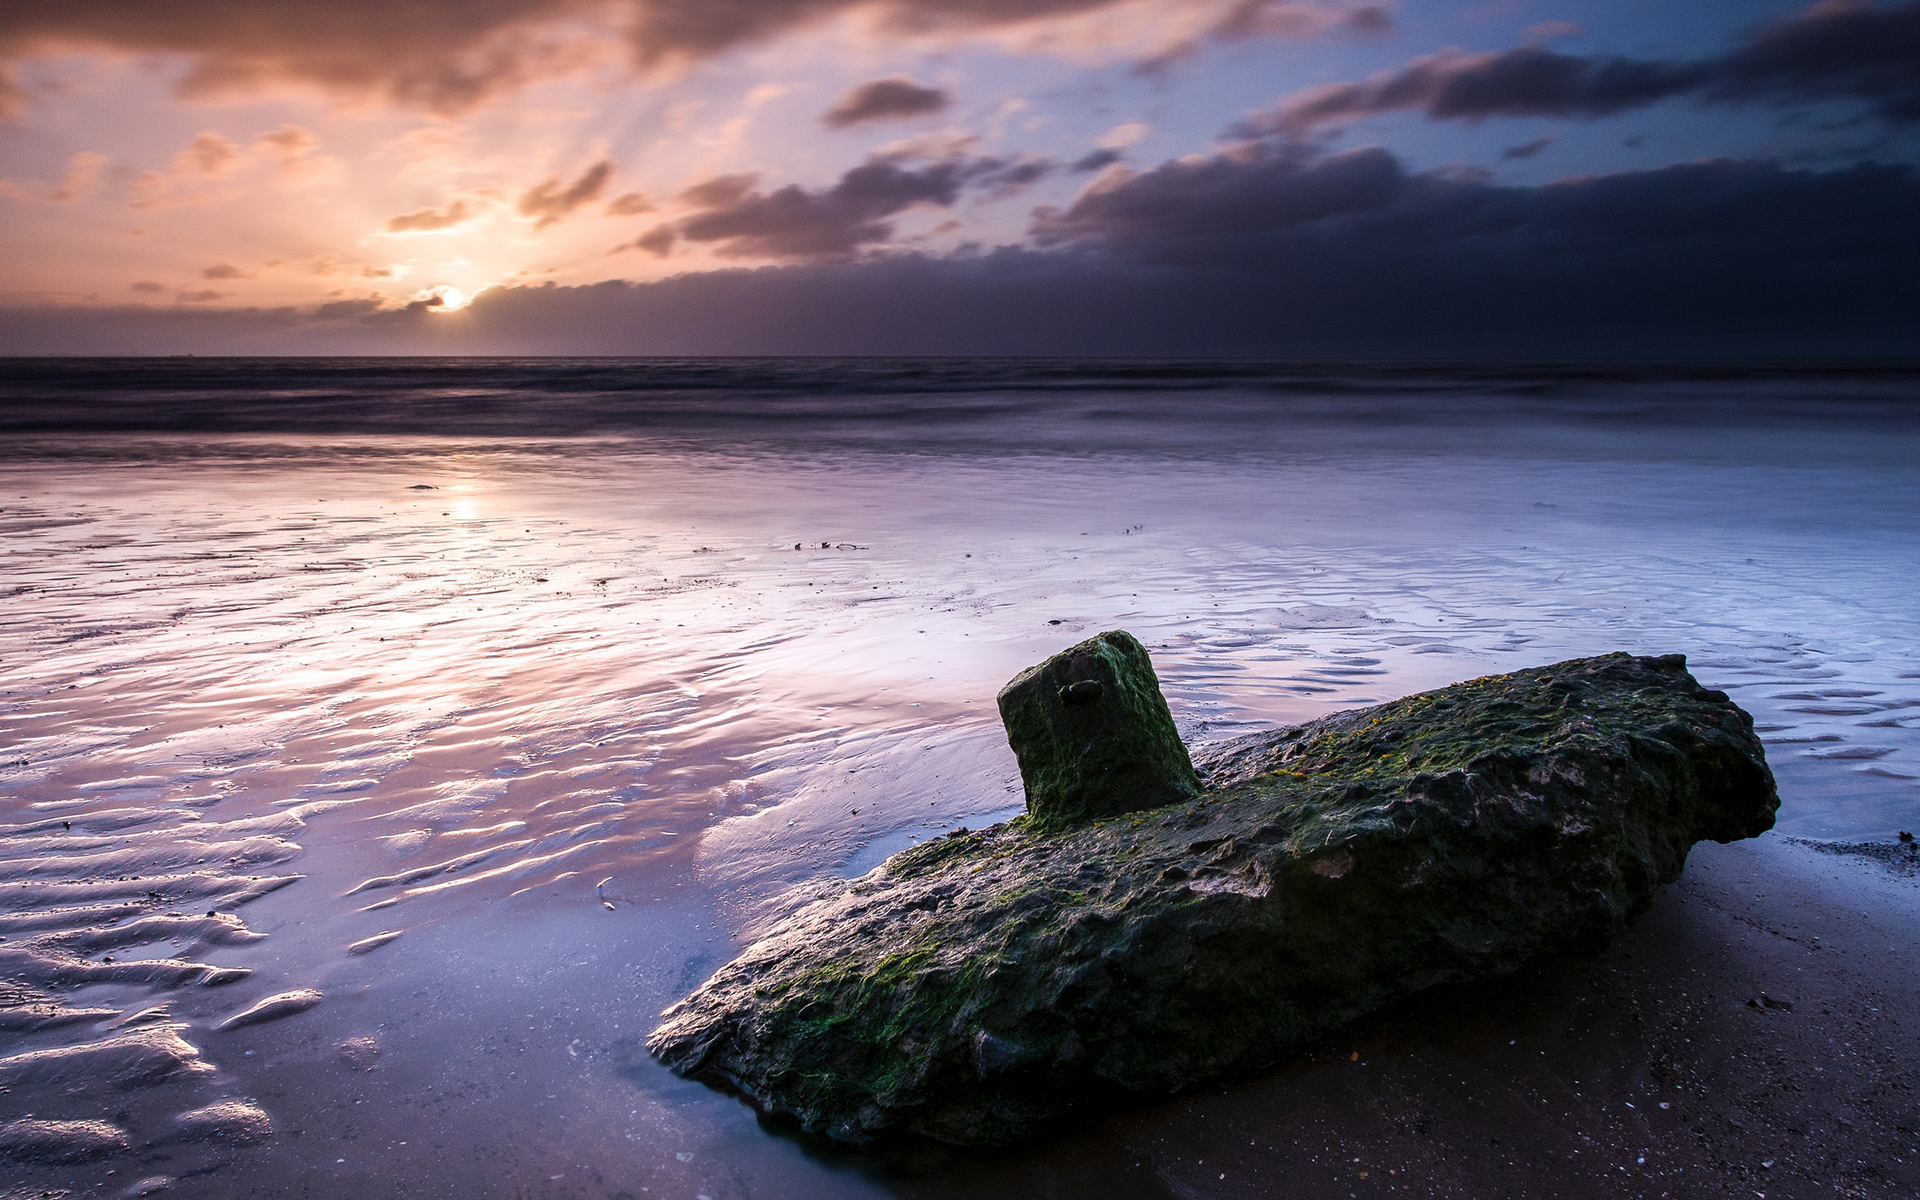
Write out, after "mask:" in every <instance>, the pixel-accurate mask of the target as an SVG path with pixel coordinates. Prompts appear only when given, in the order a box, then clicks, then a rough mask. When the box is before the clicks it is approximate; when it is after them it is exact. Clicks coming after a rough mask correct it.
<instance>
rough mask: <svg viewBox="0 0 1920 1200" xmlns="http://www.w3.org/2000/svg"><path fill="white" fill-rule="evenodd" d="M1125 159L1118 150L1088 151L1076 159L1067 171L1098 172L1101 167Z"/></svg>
mask: <svg viewBox="0 0 1920 1200" xmlns="http://www.w3.org/2000/svg"><path fill="white" fill-rule="evenodd" d="M1125 157H1126V155H1124V154H1122V153H1120V152H1119V151H1118V150H1090V151H1088V152H1087V153H1086V154H1084V155H1082V156H1080V157H1079V158H1078V159H1075V160H1074V163H1073V165H1072V166H1071V167H1069V168H1068V169H1069V170H1072V171H1081V172H1085V171H1098V170H1099V169H1100V168H1101V167H1104V166H1108V165H1109V164H1112V163H1117V162H1119V161H1120V160H1121V159H1123V158H1125Z"/></svg>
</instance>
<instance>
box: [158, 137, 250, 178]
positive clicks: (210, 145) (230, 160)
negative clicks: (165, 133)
mask: <svg viewBox="0 0 1920 1200" xmlns="http://www.w3.org/2000/svg"><path fill="white" fill-rule="evenodd" d="M239 165H240V147H239V146H237V145H235V144H234V141H233V139H232V138H230V137H227V136H226V135H224V134H219V133H214V132H212V131H211V130H209V131H207V132H206V133H202V134H200V135H199V136H198V137H196V138H194V139H193V140H192V141H191V142H188V143H187V146H186V149H184V150H182V151H180V153H179V154H177V155H175V156H174V159H173V173H174V174H175V175H205V176H207V177H209V178H214V179H217V178H219V177H220V176H222V175H225V174H227V173H228V172H230V171H232V170H233V169H234V168H235V167H237V166H239Z"/></svg>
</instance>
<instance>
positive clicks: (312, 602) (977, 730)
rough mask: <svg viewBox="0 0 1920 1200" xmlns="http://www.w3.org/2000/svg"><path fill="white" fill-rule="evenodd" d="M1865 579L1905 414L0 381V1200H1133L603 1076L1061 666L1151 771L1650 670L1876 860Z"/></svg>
mask: <svg viewBox="0 0 1920 1200" xmlns="http://www.w3.org/2000/svg"><path fill="white" fill-rule="evenodd" d="M1916 580H1920V361H1912V360H1903V361H1863V360H1846V361H1780V362H1757V361H1741V362H1692V361H1688V362H1532V361H1490V362H1475V361H1402V360H1379V361H1372V360H1338V361H1332V360H1329V361H1303V360H1231V361H1214V360H1162V359H1152V360H1148V359H1070V360H1069V359H822V358H781V359H724V358H711V359H470V358H459V359H418V358H410V359H346V358H325V359H319V358H316V359H216V358H195V357H173V358H162V359H18V358H16V359H6V360H0V935H4V937H3V939H0V1153H4V1154H6V1155H8V1156H10V1161H9V1162H8V1165H7V1167H6V1170H7V1172H8V1175H9V1178H10V1184H8V1183H0V1192H3V1193H4V1194H5V1195H6V1196H8V1197H12V1196H15V1195H16V1194H17V1195H20V1196H26V1195H36V1196H37V1195H42V1194H47V1195H55V1194H57V1195H75V1196H92V1195H100V1196H118V1195H148V1194H158V1193H161V1192H167V1191H171V1192H173V1193H175V1194H185V1195H193V1196H197V1197H198V1196H205V1197H239V1196H294V1195H308V1196H350V1195H351V1196H383V1197H384V1196H392V1197H403V1196H404V1197H416V1196H417V1197H428V1196H436V1197H437V1196H458V1197H492V1196H500V1197H555V1198H563V1197H583V1198H584V1197H594V1198H607V1200H668V1198H673V1200H681V1198H684V1200H737V1198H743V1197H771V1198H785V1197H796V1198H798V1197H807V1198H811V1197H866V1196H875V1197H879V1196H915V1197H918V1196H926V1197H936V1196H938V1197H947V1196H952V1197H963V1196H964V1197H973V1196H983V1197H984V1196H995V1197H998V1196H1005V1195H1021V1194H1046V1195H1050V1196H1059V1197H1081V1196H1086V1197H1093V1196H1096V1195H1097V1196H1100V1197H1102V1198H1103V1200H1106V1198H1110V1197H1111V1196H1113V1195H1115V1194H1116V1193H1120V1194H1128V1195H1140V1196H1155V1197H1158V1196H1186V1195H1188V1194H1190V1192H1191V1188H1189V1189H1188V1191H1182V1190H1181V1188H1182V1187H1187V1186H1188V1185H1185V1184H1181V1185H1179V1186H1175V1184H1174V1182H1170V1181H1172V1180H1173V1176H1172V1175H1170V1174H1169V1173H1168V1171H1167V1170H1156V1169H1155V1167H1154V1163H1155V1162H1156V1161H1159V1160H1155V1159H1154V1155H1156V1154H1159V1155H1162V1156H1163V1158H1164V1156H1167V1155H1174V1156H1177V1155H1178V1154H1181V1153H1189V1152H1190V1151H1191V1149H1192V1148H1191V1147H1186V1148H1185V1149H1182V1148H1181V1147H1180V1146H1178V1145H1175V1146H1171V1147H1168V1146H1161V1147H1158V1148H1156V1147H1155V1146H1153V1145H1146V1144H1143V1143H1137V1142H1136V1141H1128V1140H1127V1139H1126V1138H1125V1137H1123V1136H1121V1135H1120V1134H1117V1133H1116V1134H1113V1135H1111V1144H1107V1143H1101V1142H1100V1141H1099V1138H1100V1137H1101V1136H1102V1135H1100V1134H1099V1133H1098V1132H1095V1133H1091V1134H1086V1135H1084V1137H1083V1141H1082V1142H1081V1143H1079V1144H1080V1145H1081V1146H1082V1151H1081V1153H1082V1155H1083V1157H1084V1156H1089V1155H1091V1156H1094V1157H1099V1156H1108V1157H1110V1158H1111V1161H1113V1162H1115V1163H1121V1160H1124V1163H1123V1164H1122V1165H1125V1164H1126V1163H1130V1164H1131V1165H1132V1167H1133V1168H1139V1170H1137V1171H1135V1172H1134V1173H1133V1174H1132V1175H1127V1176H1125V1179H1129V1180H1133V1181H1134V1182H1133V1183H1116V1182H1115V1180H1116V1179H1118V1178H1121V1177H1120V1176H1116V1175H1111V1174H1106V1175H1097V1174H1096V1175H1087V1174H1076V1173H1075V1172H1073V1171H1068V1170H1064V1169H1053V1168H1050V1167H1049V1166H1048V1165H1047V1164H1048V1162H1049V1161H1050V1160H1048V1159H1047V1158H1046V1156H1045V1152H1044V1151H1042V1152H1040V1156H1039V1157H1038V1158H1036V1157H1033V1156H1032V1155H1029V1156H1028V1157H1026V1158H1020V1159H1017V1160H1016V1159H1008V1158H997V1157H994V1156H990V1155H989V1156H984V1157H983V1156H977V1155H976V1156H964V1155H963V1156H959V1157H955V1156H953V1155H952V1154H949V1153H947V1152H939V1153H936V1152H935V1151H933V1150H931V1149H924V1148H923V1150H920V1151H912V1152H903V1151H899V1150H897V1149H896V1150H890V1151H887V1152H885V1153H881V1152H878V1151H863V1150H859V1149H848V1148H843V1147H836V1146H831V1145H826V1144H823V1143H820V1142H818V1141H816V1140H814V1139H812V1138H810V1137H809V1136H808V1135H806V1134H804V1132H802V1131H799V1130H796V1129H792V1128H788V1127H785V1126H783V1125H781V1124H780V1123H779V1122H777V1121H769V1120H766V1119H763V1118H760V1117H758V1116H757V1115H756V1114H755V1113H754V1112H753V1111H752V1110H751V1109H749V1108H748V1107H747V1106H745V1105H744V1104H742V1103H741V1102H740V1101H738V1100H736V1099H734V1098H732V1097H729V1096H727V1095H724V1094H722V1093H720V1092H717V1091H714V1090H712V1089H709V1088H707V1087H705V1086H702V1085H699V1084H694V1083H688V1082H686V1081H683V1080H680V1079H677V1078H675V1077H674V1076H672V1075H671V1074H669V1073H668V1072H667V1071H665V1070H664V1069H663V1068H661V1067H660V1066H659V1065H658V1064H657V1063H655V1062H654V1061H653V1060H652V1059H651V1058H650V1057H649V1056H648V1054H647V1053H646V1050H645V1044H644V1043H645V1038H646V1035H647V1033H648V1031H649V1030H650V1029H651V1028H652V1027H653V1025H654V1023H655V1020H656V1018H657V1015H658V1013H659V1012H660V1010H661V1009H662V1008H664V1007H665V1006H666V1005H668V1004H670V1003H672V1002H673V1001H675V1000H677V999H678V998H679V997H681V996H682V995H684V994H685V993H686V992H688V991H689V990H691V989H692V988H694V987H695V986H697V985H698V984H699V983H700V982H701V981H702V980H703V979H705V978H706V976H707V975H708V974H710V973H711V972H712V971H713V970H714V969H715V968H717V967H718V966H720V965H721V964H723V963H725V962H726V961H728V960H729V959H730V958H732V957H733V956H734V955H735V954H737V953H738V952H739V951H740V950H741V949H743V948H744V947H745V946H746V945H747V944H749V943H750V942H751V941H752V940H754V939H755V938H757V937H758V936H760V935H762V934H764V933H765V932H766V931H768V930H769V929H772V928H774V927H775V926H776V925H777V924H778V922H779V921H780V920H781V919H782V917H783V916H784V915H785V914H787V913H789V912H791V911H792V910H793V908H794V907H795V906H796V905H798V904H802V903H805V902H806V901H807V900H808V899H809V898H811V897H812V896H814V895H817V894H818V893H819V891H820V890H821V889H822V888H826V887H831V886H833V885H834V884H835V883H836V881H838V880H842V879H845V878H849V877H853V876H858V875H860V874H863V873H865V872H867V871H869V870H871V869H873V868H874V867H876V866H878V865H879V864H880V863H881V862H882V861H884V859H885V858H886V857H887V856H888V855H890V854H892V853H895V852H897V851H899V850H901V849H905V848H907V847H909V846H912V845H914V844H915V843H916V842H918V841H920V840H921V839H925V838H930V837H937V836H941V835H943V834H945V833H947V832H948V831H950V830H952V829H955V828H959V827H967V828H975V829H977V828H981V827H982V826H984V825H988V824H992V823H994V822H997V821H1002V820H1006V819H1008V818H1010V817H1012V816H1015V815H1017V814H1018V813H1019V812H1021V811H1022V791H1021V787H1020V781H1019V775H1018V771H1017V769H1016V766H1015V764H1014V760H1013V757H1012V755H1011V753H1010V751H1009V750H1008V748H1007V745H1006V742H1005V739H1004V737H1003V735H1002V732H1001V729H1000V725H999V721H998V715H997V711H996V708H995V703H994V698H995V694H996V692H997V691H998V689H999V688H1000V687H1001V685H1003V684H1004V683H1005V682H1006V681H1007V680H1008V679H1010V678H1011V677H1012V676H1014V675H1015V674H1016V673H1018V672H1019V671H1020V670H1022V669H1023V668H1025V667H1027V666H1029V665H1031V664H1033V663H1035V662H1038V661H1040V660H1042V659H1044V658H1045V657H1047V656H1048V655H1049V654H1052V653H1054V652H1056V651H1058V650H1061V649H1063V648H1065V647H1067V646H1069V645H1071V644H1073V643H1075V642H1077V641H1080V640H1082V639H1084V638H1087V637H1091V636H1093V635H1095V634H1097V633H1100V632H1102V631H1105V630H1111V629H1125V630H1129V631H1131V632H1132V633H1134V634H1135V635H1136V636H1138V637H1139V638H1140V639H1141V640H1142V641H1143V642H1144V643H1145V644H1146V645H1147V646H1148V647H1149V649H1150V651H1151V653H1152V656H1153V661H1154V666H1155V669H1156V671H1157V672H1158V674H1159V677H1160V680H1161V683H1162V686H1163V688H1164V690H1165V692H1166V694H1167V697H1168V700H1169V703H1170V704H1171V706H1172V710H1173V713H1174V716H1175V719H1176V721H1177V722H1178V724H1179V726H1180V728H1181V730H1182V732H1183V734H1184V735H1185V736H1186V738H1187V739H1188V741H1189V742H1190V743H1200V742H1205V741H1209V740H1213V739H1218V738H1225V737H1231V736H1235V735H1238V734H1241V733H1245V732H1248V731H1251V730H1257V729H1263V728H1272V727H1275V726H1282V725H1287V724H1292V723H1297V722H1300V721H1304V720H1309V719H1312V718H1315V717H1319V716H1322V715H1325V714H1327V713H1331V712H1337V711H1340V710H1343V709H1348V708H1353V707H1358V706H1364V705H1368V704H1374V703H1378V702H1381V701H1385V700H1389V699H1392V698H1395V697H1398V696H1402V695H1405V694H1408V693H1411V692H1416V691H1420V690H1424V689H1428V688H1435V687H1440V686H1444V685H1446V684H1449V683H1454V682H1457V681H1460V680H1464V679H1470V678H1474V677H1478V676H1483V675H1488V674H1493V673H1498V672H1502V671H1507V670H1513V669H1517V668H1521V667H1529V666H1535V665H1539V664H1544V663H1552V662H1556V661H1560V660H1563V659H1567V658H1572V657H1576V656H1583V655H1591V654H1599V653H1605V652H1609V651H1616V650H1624V651H1630V652H1633V653H1648V654H1653V653H1670V652H1680V653H1683V654H1685V655H1686V656H1687V660H1688V663H1689V666H1690V669H1691V670H1692V671H1693V672H1694V674H1695V675H1696V676H1697V677H1698V678H1699V679H1700V680H1701V681H1702V682H1703V683H1704V684H1706V685H1708V686H1710V687H1715V688H1720V689H1723V690H1725V691H1726V692H1728V693H1729V694H1730V695H1731V696H1733V697H1734V699H1735V700H1736V701H1738V703H1740V704H1741V705H1742V706H1743V707H1744V708H1746V709H1747V710H1748V711H1749V712H1750V713H1752V714H1753V716H1754V719H1755V721H1756V728H1757V729H1758V730H1759V731H1760V732H1761V736H1762V738H1763V740H1764V741H1765V742H1766V744H1767V752H1768V755H1769V759H1770V762H1771V763H1772V765H1773V769H1774V771H1775V773H1776V775H1777V776H1778V779H1779V782H1780V790H1781V797H1782V805H1781V809H1780V814H1779V821H1778V826H1777V828H1776V830H1775V832H1774V833H1772V834H1769V835H1767V836H1768V837H1771V838H1787V837H1792V838H1800V839H1806V840H1811V841H1816V842H1869V841H1888V840H1891V839H1893V838H1894V837H1896V836H1897V834H1898V832H1899V831H1901V830H1913V829H1917V828H1920V638H1917V637H1916V634H1920V587H1916ZM1084 1138H1092V1139H1094V1140H1093V1141H1092V1142H1087V1141H1085V1140H1084ZM1087 1146H1093V1147H1095V1149H1093V1150H1088V1149H1086V1147H1087ZM1130 1169H1131V1168H1130ZM1202 1174H1205V1173H1204V1172H1202ZM1223 1178H1224V1176H1223ZM6 1186H14V1187H16V1188H19V1189H24V1190H20V1191H17V1192H15V1191H4V1188H5V1187H6ZM63 1189H64V1190H63ZM1192 1194H1199V1193H1192Z"/></svg>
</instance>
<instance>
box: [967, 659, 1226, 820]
mask: <svg viewBox="0 0 1920 1200" xmlns="http://www.w3.org/2000/svg"><path fill="white" fill-rule="evenodd" d="M999 704H1000V720H1001V722H1002V723H1003V724H1004V725H1005V726H1006V728H1007V742H1008V743H1009V744H1010V745H1011V746H1012V747H1013V755H1014V758H1016V759H1017V760H1018V761H1019V763H1020V779H1021V782H1022V783H1024V784H1025V785H1026V789H1027V814H1028V816H1030V817H1032V818H1033V823H1034V826H1035V827H1036V828H1040V829H1063V828H1065V827H1066V826H1068V825H1074V824H1079V823H1080V822H1083V821H1089V820H1093V819H1095V818H1097V817H1111V816H1118V815H1119V814H1121V813H1128V812H1135V811H1138V810H1140V809H1143V808H1159V807H1161V806H1162V805H1166V804H1172V803H1174V802H1175V801H1178V800H1189V799H1192V798H1193V797H1194V796H1197V795H1199V794H1200V792H1201V790H1202V789H1201V785H1200V776H1199V775H1198V774H1197V773H1196V772H1195V771H1194V769H1193V760H1192V759H1190V758H1188V757H1187V747H1186V745H1185V744H1184V743H1182V742H1181V741H1180V731H1179V730H1177V729H1175V728H1174V725H1173V714H1172V713H1171V712H1169V711H1167V700H1166V697H1164V696H1162V695H1161V694H1160V680H1159V678H1158V677H1156V676H1155V675H1154V673H1153V663H1152V662H1151V661H1150V660H1149V659H1148V658H1147V650H1146V647H1145V646H1142V645H1141V644H1140V642H1139V641H1138V640H1137V639H1136V638H1135V637H1134V636H1133V635H1132V634H1130V633H1127V632H1125V631H1123V630H1113V631H1111V632H1108V633H1103V634H1101V635H1100V636H1099V637H1093V638H1088V639H1087V640H1086V641H1084V642H1081V643H1080V644H1079V645H1077V646H1072V647H1069V648H1068V649H1066V650H1063V651H1061V652H1060V653H1059V654H1056V655H1054V656H1053V657H1052V658H1049V659H1048V660H1047V661H1045V662H1043V663H1041V664H1040V665H1038V666H1034V667H1028V668H1027V669H1026V670H1024V671H1022V672H1020V674H1018V675H1016V676H1014V678H1013V681H1012V682H1011V683H1009V684H1007V686H1006V687H1003V688H1001V689H1000V697H999Z"/></svg>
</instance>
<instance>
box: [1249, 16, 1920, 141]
mask: <svg viewBox="0 0 1920 1200" xmlns="http://www.w3.org/2000/svg"><path fill="white" fill-rule="evenodd" d="M1685 95H1693V96H1697V97H1699V98H1700V99H1702V100H1704V101H1707V102H1716V103H1743V102H1749V101H1787V100H1809V99H1813V100H1820V99H1833V98H1850V99H1856V100H1866V101H1868V102H1869V104H1870V107H1871V110H1872V111H1873V112H1874V114H1875V115H1877V116H1878V117H1880V118H1881V119H1883V120H1886V121H1893V122H1905V121H1912V120H1915V119H1916V118H1920V0H1907V2H1906V3H1902V4H1894V5H1890V6H1887V7H1884V8H1877V7H1875V6H1874V5H1872V4H1870V3H1865V2H1855V0H1826V2H1825V3H1820V4H1815V5H1814V6H1813V7H1811V8H1809V9H1807V10H1806V11H1805V12H1804V13H1802V14H1800V15H1799V16H1797V17H1792V18H1789V19H1786V20H1783V21H1779V22H1776V23H1774V24H1772V25H1769V26H1767V27H1765V28H1763V29H1761V30H1759V31H1758V32H1757V33H1755V34H1753V35H1752V36H1751V37H1749V38H1747V39H1746V41H1745V42H1744V43H1743V44H1741V45H1740V46H1738V47H1737V48H1736V49H1735V50H1734V51H1733V52H1732V53H1730V54H1727V55H1724V56H1722V57H1719V58H1709V59H1701V60H1697V61H1692V62H1666V61H1659V60H1642V59H1631V58H1621V57H1583V56H1579V55H1570V54H1559V53H1556V52H1554V51H1551V50H1547V49H1544V48H1542V47H1540V46H1523V47H1520V48H1518V49H1515V50H1506V51H1499V52H1489V53H1482V54H1466V53H1462V52H1460V51H1457V50H1448V51H1443V52H1441V53H1439V54H1433V55H1427V56H1425V57H1422V58H1416V59H1414V60H1412V61H1411V62H1409V63H1408V64H1407V65H1406V66H1404V67H1401V68H1400V69H1398V70H1395V71H1383V72H1380V73H1378V74H1375V75H1373V76H1371V77H1369V78H1368V79H1366V80H1365V81H1363V82H1360V83H1334V84H1327V85H1324V86H1321V87H1314V88H1308V89H1306V90H1305V91H1301V92H1297V93H1295V94H1293V95H1291V96H1288V97H1287V98H1286V99H1284V100H1282V101H1281V102H1280V103H1279V104H1278V105H1277V106H1275V107H1274V108H1273V109H1270V110H1268V111H1266V112H1264V113H1259V114H1256V115H1255V116H1253V117H1251V118H1249V119H1248V120H1247V121H1246V122H1244V123H1242V124H1241V125H1240V126H1238V127H1237V129H1236V130H1235V132H1237V133H1238V134H1240V135H1241V136H1268V135H1276V134H1277V135H1282V136H1289V137H1297V136H1301V135H1304V134H1307V133H1310V132H1312V131H1313V130H1315V129H1317V128H1320V127H1322V126H1326V125H1333V124H1340V123H1344V122H1348V121H1353V120H1357V119H1361V118H1365V117H1371V116H1377V115H1379V114H1382V113H1389V112H1424V113H1425V114H1426V115H1427V116H1428V117H1430V118H1432V119H1433V120H1468V121H1479V120H1483V119H1485V118H1488V117H1521V116H1559V117H1604V116H1609V115H1611V114H1613V113H1618V112H1623V111H1626V110H1628V109H1633V108H1642V107H1645V106H1646V105H1649V104H1654V103H1656V102H1658V101H1661V100H1667V99H1671V98H1673V97H1676V96H1685Z"/></svg>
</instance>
